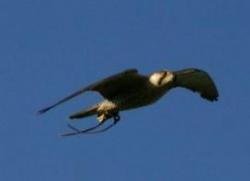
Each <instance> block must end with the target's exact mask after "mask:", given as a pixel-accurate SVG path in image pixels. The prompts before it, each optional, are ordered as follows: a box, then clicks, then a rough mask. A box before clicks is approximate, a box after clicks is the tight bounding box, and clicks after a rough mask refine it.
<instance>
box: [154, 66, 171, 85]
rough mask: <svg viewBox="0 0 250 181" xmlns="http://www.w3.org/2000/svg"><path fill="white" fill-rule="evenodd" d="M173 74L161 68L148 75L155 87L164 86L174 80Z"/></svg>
mask: <svg viewBox="0 0 250 181" xmlns="http://www.w3.org/2000/svg"><path fill="white" fill-rule="evenodd" d="M174 77H175V76H174V74H173V73H172V72H170V71H166V70H162V71H159V72H155V73H153V74H151V75H150V76H149V81H150V83H151V84H153V85H154V86H157V87H162V86H166V85H167V84H169V83H171V82H173V81H174Z"/></svg>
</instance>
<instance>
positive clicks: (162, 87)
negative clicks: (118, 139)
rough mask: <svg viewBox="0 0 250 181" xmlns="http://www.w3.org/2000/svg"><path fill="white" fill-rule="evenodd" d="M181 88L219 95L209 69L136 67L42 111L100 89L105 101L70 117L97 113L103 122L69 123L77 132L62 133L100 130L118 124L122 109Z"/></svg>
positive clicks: (208, 96) (212, 96) (207, 96)
mask: <svg viewBox="0 0 250 181" xmlns="http://www.w3.org/2000/svg"><path fill="white" fill-rule="evenodd" d="M177 87H182V88H186V89H189V90H191V91H193V92H197V93H199V94H200V96H201V97H202V98H204V99H206V100H208V101H216V100H217V99H218V96H219V95H218V91H217V88H216V86H215V83H214V82H213V80H212V78H211V77H210V76H209V74H208V73H207V72H205V71H203V70H200V69H196V68H187V69H183V70H179V71H169V70H161V71H158V72H154V73H151V74H149V75H142V74H140V73H138V71H137V70H136V69H128V70H125V71H122V72H120V73H117V74H115V75H112V76H110V77H107V78H105V79H102V80H100V81H98V82H96V83H93V84H90V85H89V86H86V87H84V88H82V89H80V90H78V91H77V92H75V93H73V94H71V95H69V96H67V97H65V98H63V99H62V100H60V101H58V102H56V103H55V104H53V105H51V106H49V107H46V108H44V109H41V110H40V111H38V113H39V114H43V113H45V112H47V111H49V110H50V109H52V108H54V107H56V106H58V105H59V104H62V103H64V102H66V101H68V100H70V99H72V98H74V97H76V96H78V95H80V94H81V93H84V92H87V91H96V92H98V93H100V94H101V95H102V96H103V98H104V100H102V101H101V102H99V103H97V104H95V105H93V106H91V107H89V108H87V109H84V110H82V111H79V112H76V113H74V114H72V115H70V116H69V118H70V119H80V118H85V117H88V116H93V115H97V121H98V122H99V123H98V124H97V125H96V126H93V127H90V128H88V129H77V128H75V127H73V126H72V125H70V124H69V125H68V126H69V128H71V129H72V130H73V132H69V133H65V134H62V136H70V135H76V134H81V133H98V132H103V131H106V130H108V129H109V128H111V127H112V126H114V125H115V124H116V123H117V122H118V121H119V120H120V116H119V112H120V111H124V110H128V109H134V108H139V107H142V106H147V105H150V104H152V103H154V102H156V101H157V100H159V99H160V98H161V97H162V96H163V95H164V94H165V93H167V92H168V91H169V90H171V89H173V88H177ZM110 118H113V123H112V124H111V125H109V126H108V127H105V128H103V129H99V130H98V129H97V128H98V127H100V126H101V125H102V124H103V123H104V122H105V121H106V120H108V119H110Z"/></svg>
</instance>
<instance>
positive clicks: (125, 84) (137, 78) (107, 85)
mask: <svg viewBox="0 0 250 181" xmlns="http://www.w3.org/2000/svg"><path fill="white" fill-rule="evenodd" d="M145 79H146V76H143V75H140V74H138V71H137V70H136V69H128V70H125V71H122V72H120V73H118V74H115V75H113V76H110V77H107V78H105V79H103V80H100V81H98V82H96V83H93V84H91V85H89V86H87V87H84V88H82V89H80V90H78V91H76V92H75V93H73V94H71V95H69V96H67V97H65V98H63V99H61V100H60V101H58V102H56V103H55V104H53V105H51V106H49V107H46V108H44V109H41V110H40V111H38V113H39V114H42V113H45V112H47V111H49V110H50V109H52V108H54V107H56V106H58V105H59V104H62V103H64V102H66V101H68V100H70V99H72V98H74V97H76V96H78V95H80V94H82V93H84V92H86V91H97V92H99V93H100V94H101V95H102V96H103V97H105V98H107V99H110V98H112V97H113V96H116V95H117V94H118V93H119V94H122V93H127V92H128V91H133V87H135V86H134V85H135V84H136V85H138V84H142V83H144V80H145ZM131 80H132V81H131Z"/></svg>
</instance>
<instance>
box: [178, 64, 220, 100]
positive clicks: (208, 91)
mask: <svg viewBox="0 0 250 181" xmlns="http://www.w3.org/2000/svg"><path fill="white" fill-rule="evenodd" d="M174 75H175V86H176V87H183V88H187V89H189V90H192V91H194V92H198V93H199V94H200V95H201V97H202V98H204V99H207V100H209V101H216V100H217V98H218V96H219V94H218V91H217V88H216V86H215V83H214V82H213V80H212V78H211V77H210V76H209V74H208V73H207V72H205V71H203V70H200V69H194V68H189V69H184V70H180V71H176V72H174Z"/></svg>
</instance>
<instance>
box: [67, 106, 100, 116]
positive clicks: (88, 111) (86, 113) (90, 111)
mask: <svg viewBox="0 0 250 181" xmlns="http://www.w3.org/2000/svg"><path fill="white" fill-rule="evenodd" d="M97 109H98V105H95V106H93V107H90V108H88V109H85V110H82V111H80V112H76V113H74V114H72V115H70V116H69V118H70V119H80V118H85V117H88V116H93V115H95V114H97Z"/></svg>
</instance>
